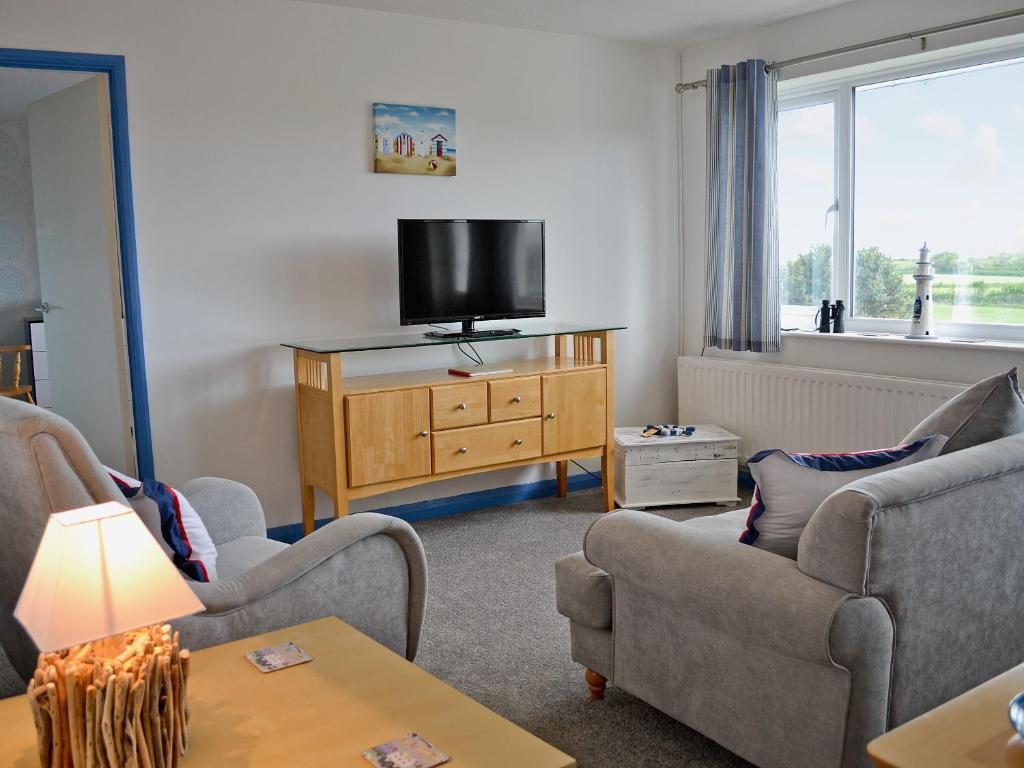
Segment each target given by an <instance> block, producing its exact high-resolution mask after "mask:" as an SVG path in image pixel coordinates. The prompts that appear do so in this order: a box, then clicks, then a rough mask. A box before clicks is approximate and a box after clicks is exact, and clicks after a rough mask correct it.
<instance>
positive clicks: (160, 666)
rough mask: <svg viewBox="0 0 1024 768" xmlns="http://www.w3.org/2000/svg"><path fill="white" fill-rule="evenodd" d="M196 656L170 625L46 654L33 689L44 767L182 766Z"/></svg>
mask: <svg viewBox="0 0 1024 768" xmlns="http://www.w3.org/2000/svg"><path fill="white" fill-rule="evenodd" d="M188 674H189V652H188V650H183V649H181V648H180V647H179V644H178V633H177V632H174V633H173V634H172V632H171V627H170V625H169V624H164V625H163V626H160V625H155V626H152V627H145V628H143V629H139V630H133V631H131V632H126V633H124V634H123V635H119V636H116V637H111V638H106V639H104V640H99V641H96V642H95V643H86V644H85V645H79V646H75V647H73V648H69V649H67V650H64V651H60V652H58V653H41V654H39V665H38V667H37V668H36V671H35V674H34V676H33V678H32V680H31V681H30V682H29V684H28V699H29V704H30V705H31V707H32V717H33V718H34V720H35V724H36V732H37V734H38V744H39V765H40V766H41V768H176V766H177V765H178V764H179V761H180V759H181V756H182V755H184V754H185V750H186V749H187V748H188V719H189V711H188V700H187V696H186V689H187V687H188Z"/></svg>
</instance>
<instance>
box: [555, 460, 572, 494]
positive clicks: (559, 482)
mask: <svg viewBox="0 0 1024 768" xmlns="http://www.w3.org/2000/svg"><path fill="white" fill-rule="evenodd" d="M555 477H556V486H555V487H556V488H557V490H558V497H559V498H565V497H566V496H568V495H569V462H568V461H556V462H555Z"/></svg>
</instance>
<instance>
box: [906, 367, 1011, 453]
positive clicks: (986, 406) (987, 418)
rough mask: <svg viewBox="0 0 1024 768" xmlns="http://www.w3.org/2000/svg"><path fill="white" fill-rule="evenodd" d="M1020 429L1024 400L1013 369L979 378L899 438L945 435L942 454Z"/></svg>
mask: <svg viewBox="0 0 1024 768" xmlns="http://www.w3.org/2000/svg"><path fill="white" fill-rule="evenodd" d="M1019 432H1024V401H1022V399H1021V394H1020V386H1019V384H1018V383H1017V369H1016V368H1012V369H1011V370H1009V371H1007V372H1006V373H999V374H996V375H995V376H990V377H989V378H987V379H982V380H981V381H979V382H978V383H977V384H975V385H974V386H972V387H970V388H968V389H966V390H964V391H963V392H961V393H960V394H959V395H957V396H956V397H954V398H953V399H952V400H950V401H949V402H947V403H945V404H943V405H941V406H939V407H938V408H937V409H936V410H935V412H934V413H932V414H931V415H930V416H928V417H927V418H926V419H925V420H924V421H922V422H921V423H920V424H918V425H917V426H916V427H914V428H913V429H912V430H911V431H910V434H909V435H907V436H906V437H905V438H903V442H904V443H912V442H914V441H915V440H918V439H919V438H921V437H924V436H925V435H948V436H949V441H948V442H947V443H946V446H945V447H944V448H943V449H942V453H943V454H946V453H952V452H953V451H959V450H962V449H964V448H970V447H972V446H975V445H981V444H982V443H990V442H992V441H993V440H998V439H999V438H1001V437H1009V436H1010V435H1016V434H1017V433H1019Z"/></svg>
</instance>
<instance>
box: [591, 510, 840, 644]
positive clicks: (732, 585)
mask: <svg viewBox="0 0 1024 768" xmlns="http://www.w3.org/2000/svg"><path fill="white" fill-rule="evenodd" d="M584 552H585V554H586V557H587V560H589V561H590V562H591V563H592V564H593V565H595V566H597V567H598V568H601V569H603V570H605V571H607V572H608V573H609V574H611V577H612V579H613V581H617V580H620V579H622V580H625V581H627V582H629V583H631V584H633V585H636V586H639V587H642V588H643V589H644V590H647V591H649V592H651V593H653V594H654V595H655V596H656V597H657V598H658V599H659V600H660V601H661V602H662V604H663V605H664V606H665V610H666V611H678V612H680V613H681V614H682V613H685V614H686V615H690V616H699V617H701V621H702V622H704V623H705V624H706V625H708V626H709V627H711V628H713V629H716V630H718V631H721V632H723V633H726V634H728V635H729V636H731V637H733V638H735V639H736V640H738V641H740V642H744V643H749V644H750V646H751V647H758V646H768V647H771V648H773V649H774V650H776V651H778V652H779V653H781V654H784V655H787V656H791V657H796V658H801V659H805V660H808V661H813V662H818V663H824V664H831V659H830V654H829V632H830V628H831V626H832V622H833V619H834V617H835V614H836V612H837V611H838V610H839V608H840V606H842V604H843V603H844V602H845V601H846V600H848V599H849V598H850V597H851V595H850V594H849V593H848V592H846V591H845V590H841V589H838V588H836V587H833V586H831V585H829V584H824V583H822V582H820V581H817V580H816V579H813V578H811V577H809V576H807V575H805V574H803V573H801V572H800V570H799V569H798V568H797V564H796V563H795V562H793V561H792V560H790V559H788V558H785V557H782V556H780V555H776V554H772V553H771V552H765V551H763V550H760V549H756V548H754V547H751V546H748V545H745V544H740V543H739V542H734V541H729V540H723V539H722V537H721V536H720V535H714V534H709V533H705V532H702V531H701V530H700V529H699V528H696V527H694V526H688V525H686V524H685V523H677V522H674V521H672V520H667V519H665V518H662V517H658V516H656V515H651V514H648V513H646V512H637V511H633V510H620V511H618V512H613V513H611V514H608V515H605V516H604V517H602V518H600V519H599V520H598V521H597V522H596V523H594V525H593V526H592V527H591V528H590V531H589V532H588V533H587V537H586V543H585V546H584ZM725 595H727V596H728V598H726V599H723V596H725Z"/></svg>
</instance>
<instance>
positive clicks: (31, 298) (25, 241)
mask: <svg viewBox="0 0 1024 768" xmlns="http://www.w3.org/2000/svg"><path fill="white" fill-rule="evenodd" d="M40 300H41V299H40V295H39V264H38V262H37V261H36V222H35V215H34V214H33V209H32V172H31V169H30V167H29V156H28V120H26V119H25V118H16V119H12V120H0V344H24V343H25V335H24V327H23V325H22V320H23V319H24V318H26V317H31V316H33V315H36V314H38V313H36V312H34V311H33V310H32V307H34V306H37V305H38V304H39V302H40Z"/></svg>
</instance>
